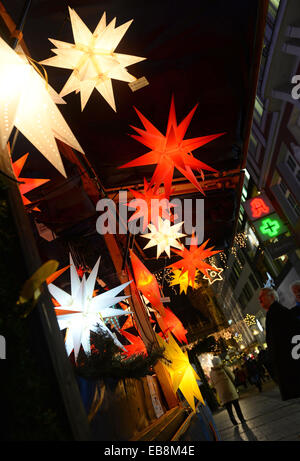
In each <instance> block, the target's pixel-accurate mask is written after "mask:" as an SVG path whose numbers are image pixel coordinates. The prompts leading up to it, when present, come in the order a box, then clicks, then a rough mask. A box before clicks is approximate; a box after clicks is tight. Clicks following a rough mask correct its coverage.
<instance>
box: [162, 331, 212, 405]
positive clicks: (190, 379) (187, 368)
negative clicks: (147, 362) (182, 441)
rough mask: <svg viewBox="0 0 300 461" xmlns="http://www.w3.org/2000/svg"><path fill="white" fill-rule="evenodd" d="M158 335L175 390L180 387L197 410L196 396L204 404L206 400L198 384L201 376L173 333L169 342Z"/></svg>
mask: <svg viewBox="0 0 300 461" xmlns="http://www.w3.org/2000/svg"><path fill="white" fill-rule="evenodd" d="M156 337H157V340H158V343H159V345H160V347H161V348H163V349H164V357H165V358H166V359H167V361H168V365H166V364H165V362H163V363H164V366H165V368H166V369H167V371H168V372H169V374H170V377H171V381H172V385H173V389H174V392H177V390H178V389H180V391H181V392H182V394H183V396H184V397H185V399H186V400H187V402H188V404H189V405H190V406H191V408H192V409H193V411H196V410H195V397H196V399H198V400H199V401H201V402H202V403H203V405H204V400H203V397H202V395H201V392H200V389H199V386H198V384H197V380H199V381H200V378H199V376H198V375H197V373H196V372H195V370H194V369H193V367H192V365H191V364H190V362H189V358H188V354H187V352H182V350H181V349H180V347H179V346H178V344H177V343H176V341H175V339H174V338H173V336H172V335H171V334H170V335H169V336H168V342H167V341H164V340H163V339H162V338H161V337H160V336H159V335H156Z"/></svg>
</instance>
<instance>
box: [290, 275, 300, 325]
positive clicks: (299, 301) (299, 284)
mask: <svg viewBox="0 0 300 461" xmlns="http://www.w3.org/2000/svg"><path fill="white" fill-rule="evenodd" d="M290 290H291V292H292V293H293V295H294V296H295V302H296V304H295V306H293V307H292V308H291V313H292V315H295V317H297V319H299V320H300V280H295V282H293V283H291V285H290Z"/></svg>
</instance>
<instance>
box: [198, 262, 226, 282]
mask: <svg viewBox="0 0 300 461" xmlns="http://www.w3.org/2000/svg"><path fill="white" fill-rule="evenodd" d="M223 270H224V269H222V268H221V267H216V266H213V269H207V275H204V276H203V278H204V279H205V280H208V283H209V284H210V285H212V284H213V283H215V282H216V281H217V280H219V281H221V280H223V277H222V275H221V274H222V272H223Z"/></svg>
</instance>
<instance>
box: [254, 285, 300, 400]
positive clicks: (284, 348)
mask: <svg viewBox="0 0 300 461" xmlns="http://www.w3.org/2000/svg"><path fill="white" fill-rule="evenodd" d="M259 302H260V304H261V307H262V308H263V309H265V310H266V311H267V315H266V342H267V346H268V353H269V358H270V362H271V365H272V368H271V377H272V379H273V380H274V381H275V382H276V383H277V384H278V386H279V390H280V394H281V398H282V400H288V399H293V398H298V397H300V360H299V355H298V354H297V353H296V352H295V351H296V350H298V349H299V345H297V342H298V338H299V337H300V336H299V335H300V320H298V319H297V318H296V317H295V316H294V315H293V314H292V312H291V310H290V309H287V308H286V307H284V306H282V305H281V304H280V303H279V297H278V294H277V292H276V290H274V289H273V288H263V289H262V290H261V291H260V294H259Z"/></svg>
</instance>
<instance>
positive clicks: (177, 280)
mask: <svg viewBox="0 0 300 461" xmlns="http://www.w3.org/2000/svg"><path fill="white" fill-rule="evenodd" d="M198 273H199V271H196V275H195V278H196V277H197V274H198ZM174 285H179V294H181V293H182V292H184V293H185V294H186V293H187V289H188V287H189V286H190V287H192V288H194V289H196V288H199V286H200V285H199V283H197V282H196V281H195V282H194V284H193V282H192V280H189V274H188V271H186V272H182V271H181V270H180V269H174V270H173V278H172V279H171V282H170V287H172V286H174Z"/></svg>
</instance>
